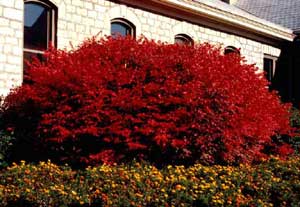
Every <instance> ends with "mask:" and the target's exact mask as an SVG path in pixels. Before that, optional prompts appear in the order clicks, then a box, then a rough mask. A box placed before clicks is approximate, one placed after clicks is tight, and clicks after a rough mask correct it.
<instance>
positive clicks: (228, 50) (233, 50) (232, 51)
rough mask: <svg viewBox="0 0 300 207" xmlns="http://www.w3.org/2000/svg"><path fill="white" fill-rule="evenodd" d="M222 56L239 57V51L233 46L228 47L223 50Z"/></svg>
mask: <svg viewBox="0 0 300 207" xmlns="http://www.w3.org/2000/svg"><path fill="white" fill-rule="evenodd" d="M224 54H225V55H228V54H237V55H240V51H239V50H238V49H237V48H235V47H233V46H228V47H226V48H225V50H224Z"/></svg>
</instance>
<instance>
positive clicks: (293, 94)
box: [270, 36, 300, 108]
mask: <svg viewBox="0 0 300 207" xmlns="http://www.w3.org/2000/svg"><path fill="white" fill-rule="evenodd" d="M270 88H271V89H274V90H277V91H278V92H279V95H280V96H281V98H282V101H283V102H291V103H292V104H293V105H294V106H295V107H297V108H299V107H300V36H298V37H297V38H295V40H294V42H292V43H286V44H285V45H284V46H283V48H282V50H281V54H280V57H279V58H278V61H277V64H276V70H275V75H274V78H273V80H272V83H271V87H270Z"/></svg>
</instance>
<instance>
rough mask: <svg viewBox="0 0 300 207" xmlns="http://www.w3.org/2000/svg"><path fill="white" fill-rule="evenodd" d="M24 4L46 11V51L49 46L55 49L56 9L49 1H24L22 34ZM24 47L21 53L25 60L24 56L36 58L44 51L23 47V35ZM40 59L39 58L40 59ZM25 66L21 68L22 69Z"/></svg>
mask: <svg viewBox="0 0 300 207" xmlns="http://www.w3.org/2000/svg"><path fill="white" fill-rule="evenodd" d="M26 4H34V5H38V6H42V7H44V8H46V9H47V10H48V12H49V13H48V14H47V26H48V27H47V46H46V48H45V49H46V50H47V49H48V48H49V46H52V47H57V19H58V8H57V7H56V6H55V5H54V4H53V3H52V2H50V1H49V0H24V26H23V32H25V15H26V13H25V12H26V11H25V5H26ZM23 41H24V46H23V53H24V57H23V59H25V55H28V56H30V54H31V55H36V56H37V57H41V56H42V55H43V54H44V52H45V50H44V49H32V48H29V47H25V42H26V40H25V34H24V37H23ZM40 59H41V58H40ZM24 67H25V65H24V66H23V68H24Z"/></svg>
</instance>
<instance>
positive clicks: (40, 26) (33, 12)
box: [24, 0, 57, 68]
mask: <svg viewBox="0 0 300 207" xmlns="http://www.w3.org/2000/svg"><path fill="white" fill-rule="evenodd" d="M56 21H57V8H56V7H55V5H54V4H52V3H51V2H49V1H47V0H26V1H25V5H24V60H29V61H30V60H31V59H32V57H33V56H36V57H38V58H40V59H41V57H42V54H43V53H44V51H45V50H47V49H48V47H49V46H50V44H52V46H55V44H56ZM24 68H26V65H25V64H24Z"/></svg>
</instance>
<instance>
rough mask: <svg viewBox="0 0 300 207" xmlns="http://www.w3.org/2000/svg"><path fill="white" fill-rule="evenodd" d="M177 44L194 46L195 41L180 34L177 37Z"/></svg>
mask: <svg viewBox="0 0 300 207" xmlns="http://www.w3.org/2000/svg"><path fill="white" fill-rule="evenodd" d="M175 44H179V45H193V44H194V41H193V39H192V38H191V37H190V36H188V35H186V34H178V35H175Z"/></svg>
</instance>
